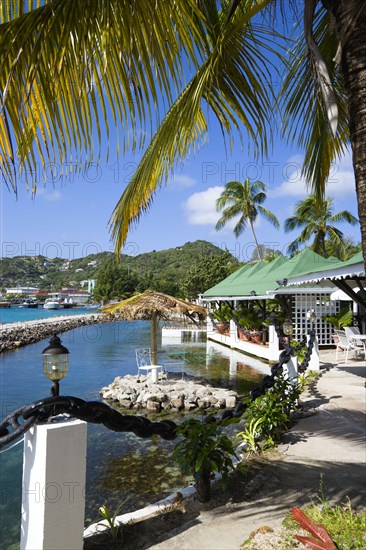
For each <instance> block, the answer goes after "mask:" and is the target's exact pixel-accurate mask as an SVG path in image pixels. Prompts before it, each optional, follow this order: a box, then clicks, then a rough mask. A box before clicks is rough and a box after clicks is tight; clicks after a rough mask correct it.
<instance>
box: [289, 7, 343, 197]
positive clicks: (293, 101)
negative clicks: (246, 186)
mask: <svg viewBox="0 0 366 550" xmlns="http://www.w3.org/2000/svg"><path fill="white" fill-rule="evenodd" d="M319 5H320V3H319ZM314 36H315V39H316V42H317V44H318V46H319V49H320V51H321V54H322V56H323V58H324V61H325V64H326V66H327V69H328V72H329V75H330V78H331V81H332V85H333V89H334V94H335V99H336V102H337V106H338V129H337V134H336V136H335V137H334V136H333V134H332V131H331V129H330V127H329V124H328V117H327V113H326V106H325V105H324V101H323V95H322V92H321V89H320V87H319V82H318V81H317V79H316V77H314V73H313V71H312V67H311V63H309V58H308V55H307V52H306V50H305V47H304V45H305V40H304V35H303V33H298V36H297V37H295V38H294V40H293V45H292V47H291V48H290V50H289V56H288V58H287V59H288V61H287V63H286V64H285V75H286V76H285V79H284V81H283V86H282V90H281V93H280V99H279V103H280V106H281V109H282V111H283V129H282V133H283V136H284V137H285V139H286V140H287V141H288V142H289V143H296V144H297V145H299V146H300V147H301V149H303V150H305V158H304V164H303V169H302V171H303V176H304V177H305V180H306V181H307V182H308V185H309V187H310V189H311V190H312V191H313V192H316V193H317V194H318V196H319V197H321V196H324V193H325V190H326V182H327V179H328V177H329V173H330V169H331V165H332V162H334V161H335V159H336V158H338V157H340V156H342V155H343V154H344V153H345V149H346V145H347V142H348V140H349V125H348V111H347V107H346V98H345V94H344V87H343V80H342V75H341V73H340V71H339V70H338V68H337V66H336V65H335V63H334V61H333V57H334V55H335V53H336V50H337V47H338V41H337V37H336V36H335V34H333V33H332V30H331V28H330V26H329V18H328V13H327V11H326V10H325V9H324V8H323V7H322V6H320V7H319V9H318V11H317V13H316V16H315V21H314Z"/></svg>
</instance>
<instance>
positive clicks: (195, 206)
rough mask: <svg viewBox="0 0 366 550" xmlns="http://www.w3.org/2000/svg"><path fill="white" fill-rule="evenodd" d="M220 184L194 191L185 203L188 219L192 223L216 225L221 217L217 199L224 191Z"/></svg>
mask: <svg viewBox="0 0 366 550" xmlns="http://www.w3.org/2000/svg"><path fill="white" fill-rule="evenodd" d="M223 190H224V187H221V186H219V185H217V186H215V187H209V188H208V189H206V191H200V192H198V193H193V195H191V196H190V197H189V198H188V199H187V201H186V202H185V203H184V210H185V212H186V215H187V221H188V223H189V224H190V225H215V224H216V222H217V220H218V219H219V217H220V212H217V211H216V200H217V199H218V198H219V196H220V195H221V193H222V192H223Z"/></svg>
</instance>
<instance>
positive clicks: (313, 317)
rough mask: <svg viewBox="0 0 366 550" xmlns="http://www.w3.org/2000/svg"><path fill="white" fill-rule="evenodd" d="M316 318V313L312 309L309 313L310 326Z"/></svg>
mask: <svg viewBox="0 0 366 550" xmlns="http://www.w3.org/2000/svg"><path fill="white" fill-rule="evenodd" d="M316 319H317V317H316V313H315V311H314V310H313V311H312V312H311V315H310V323H311V326H312V327H313V326H314V325H315V323H316Z"/></svg>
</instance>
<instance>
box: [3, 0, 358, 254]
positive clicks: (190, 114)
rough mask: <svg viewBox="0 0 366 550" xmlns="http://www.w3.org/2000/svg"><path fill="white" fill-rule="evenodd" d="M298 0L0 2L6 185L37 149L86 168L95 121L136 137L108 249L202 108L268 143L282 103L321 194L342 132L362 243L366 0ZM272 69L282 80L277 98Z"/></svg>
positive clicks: (168, 166)
mask: <svg viewBox="0 0 366 550" xmlns="http://www.w3.org/2000/svg"><path fill="white" fill-rule="evenodd" d="M300 5H301V7H303V8H304V10H303V11H302V10H301V11H300V10H299V3H297V2H295V1H290V2H288V1H286V2H284V1H283V0H277V2H276V0H231V1H227V0H221V1H219V2H217V1H216V0H206V1H205V2H197V1H196V0H181V1H180V2H177V1H176V0H166V1H164V2H156V1H155V0H146V1H145V2H138V1H137V0H85V1H83V2H75V1H74V0H39V1H36V0H34V1H33V2H31V1H26V0H7V1H6V2H3V3H2V4H1V9H0V62H1V72H0V102H1V105H2V107H1V112H0V114H1V116H0V159H1V160H0V163H1V164H0V167H1V172H2V176H3V178H4V179H5V181H6V182H7V184H8V185H9V186H13V187H14V189H16V185H17V176H18V174H19V167H20V168H23V169H26V170H27V174H28V178H27V179H31V180H32V181H31V186H32V190H33V191H34V190H35V187H36V183H37V181H36V176H35V174H37V163H38V162H39V160H38V157H40V159H41V162H42V163H43V164H46V163H50V164H51V165H53V164H57V166H58V167H59V166H60V165H61V166H63V168H64V170H67V169H69V170H70V169H71V168H72V169H74V170H76V169H79V170H82V169H85V166H88V162H90V161H93V160H94V159H95V155H99V153H100V151H101V150H102V141H103V145H104V142H105V141H106V140H104V139H103V135H104V134H103V131H102V130H103V126H104V131H105V132H106V133H107V137H109V134H110V132H109V129H110V127H111V126H113V127H117V130H116V135H118V136H121V139H122V140H124V141H122V145H123V149H124V148H126V147H128V146H130V145H131V146H132V148H135V149H137V148H140V150H142V151H143V156H142V158H141V162H140V163H139V165H138V167H137V169H136V171H135V174H134V176H133V177H132V179H131V181H130V183H129V185H128V186H127V187H126V189H125V191H124V192H123V194H122V196H121V199H120V201H119V202H118V204H117V206H116V208H115V210H114V212H113V215H112V217H111V228H112V235H113V237H114V238H115V241H116V248H117V250H118V249H120V247H121V246H122V244H123V242H124V241H125V239H126V235H127V231H128V227H129V225H130V224H131V222H133V221H137V220H138V219H139V217H140V216H141V214H142V213H143V212H144V211H145V210H147V209H148V208H149V206H150V205H151V201H152V198H153V196H154V193H155V192H156V189H157V188H158V187H159V186H161V185H162V184H163V183H164V182H165V181H166V179H167V177H168V176H169V174H170V173H171V170H172V169H174V167H175V166H176V164H177V162H178V161H180V160H182V159H184V158H185V157H186V156H187V155H188V153H189V152H190V151H191V149H192V148H193V147H195V148H197V147H198V146H199V144H200V143H201V142H202V141H203V139H204V137H205V135H206V134H207V132H208V129H209V124H208V117H207V113H206V110H207V112H209V111H211V112H213V113H214V115H215V116H216V118H217V119H218V121H219V123H220V126H221V129H222V132H223V135H224V136H227V137H228V138H229V140H230V141H231V140H232V138H233V137H234V135H235V133H237V134H239V136H240V138H241V139H243V140H244V138H247V140H248V141H250V142H252V143H253V144H254V150H255V152H257V153H260V154H266V153H267V151H268V145H269V144H270V142H271V141H272V140H273V137H274V136H275V133H274V131H273V130H274V125H273V124H272V122H273V120H272V115H271V113H272V110H273V108H277V107H278V106H280V107H281V120H282V121H283V124H282V128H283V132H284V136H286V137H287V139H288V140H289V141H290V142H291V143H292V144H294V143H296V144H297V145H298V146H300V147H301V148H302V149H303V150H304V151H305V161H304V166H303V172H304V175H305V177H306V179H307V181H308V182H309V185H311V186H312V189H313V190H315V191H317V193H318V194H319V195H322V194H324V187H325V183H326V180H327V177H328V175H329V170H330V166H331V163H332V161H334V160H335V159H336V158H338V157H340V156H341V155H342V153H343V152H344V149H345V146H346V145H347V143H348V142H350V143H351V146H352V153H353V165H354V171H355V179H356V191H357V196H358V206H359V219H360V223H361V231H362V241H363V249H364V250H365V251H366V162H365V158H366V108H365V107H366V91H365V86H364V82H365V80H366V0H333V1H331V0H304V2H303V3H300ZM269 6H275V7H276V6H279V9H281V11H282V14H283V18H284V22H285V25H284V29H285V30H284V31H283V34H284V36H283V37H278V33H277V32H276V31H275V30H274V28H271V27H270V26H268V24H267V22H268V21H270V18H269V17H268V13H266V8H267V7H269ZM287 19H289V20H290V23H291V24H290V25H287V27H286V22H287ZM294 23H295V25H294ZM293 28H295V29H296V34H291V35H289V31H288V30H287V31H286V29H293ZM301 29H303V31H302V32H301ZM277 38H279V40H277ZM286 41H287V45H286ZM284 46H285V47H288V48H289V49H288V51H287V52H285V48H284ZM281 63H282V64H284V67H278V66H279V65H280V64H281ZM274 66H275V67H274ZM277 71H278V72H277ZM278 74H281V75H284V78H283V87H282V91H281V94H280V95H279V98H277V90H275V92H276V97H275V98H274V95H275V93H274V90H273V88H272V76H273V75H274V76H275V77H276V78H277V75H278ZM187 82H188V84H187ZM274 99H276V101H274ZM278 99H279V100H278ZM152 120H153V121H154V122H151V121H152ZM155 120H157V126H156V127H155ZM131 128H132V130H135V131H133V132H132V136H133V138H132V140H131V132H130V130H131ZM140 128H141V129H142V131H139V132H137V131H136V130H140ZM145 130H148V132H146V131H145ZM151 131H152V132H153V136H152V138H151V141H150V143H149V145H148V146H147V147H146V143H147V141H146V136H147V135H149V132H151ZM154 132H155V133H154ZM94 135H96V136H97V141H99V151H95V153H94V152H93V145H94V141H93V138H94ZM136 136H138V138H137V137H136ZM117 147H118V148H119V144H117ZM102 152H103V153H104V152H106V154H108V150H104V149H103V150H102ZM71 161H72V162H73V165H72V166H71ZM32 174H33V177H32ZM18 179H19V178H18Z"/></svg>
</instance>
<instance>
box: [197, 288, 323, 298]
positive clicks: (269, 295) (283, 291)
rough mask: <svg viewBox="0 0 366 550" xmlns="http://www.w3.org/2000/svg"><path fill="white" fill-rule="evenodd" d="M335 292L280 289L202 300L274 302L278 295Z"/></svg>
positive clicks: (308, 289)
mask: <svg viewBox="0 0 366 550" xmlns="http://www.w3.org/2000/svg"><path fill="white" fill-rule="evenodd" d="M332 292H334V287H319V286H317V287H307V288H296V287H292V288H279V289H277V290H268V291H267V292H266V294H262V295H259V296H257V295H255V294H253V295H250V296H243V295H240V296H207V297H206V296H202V300H204V301H206V302H225V301H230V302H231V301H237V302H238V301H244V300H245V301H251V300H272V299H274V298H275V297H276V296H278V295H280V294H281V295H282V294H285V295H294V294H331V293H332Z"/></svg>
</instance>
